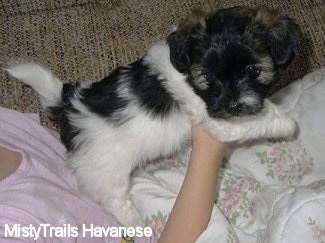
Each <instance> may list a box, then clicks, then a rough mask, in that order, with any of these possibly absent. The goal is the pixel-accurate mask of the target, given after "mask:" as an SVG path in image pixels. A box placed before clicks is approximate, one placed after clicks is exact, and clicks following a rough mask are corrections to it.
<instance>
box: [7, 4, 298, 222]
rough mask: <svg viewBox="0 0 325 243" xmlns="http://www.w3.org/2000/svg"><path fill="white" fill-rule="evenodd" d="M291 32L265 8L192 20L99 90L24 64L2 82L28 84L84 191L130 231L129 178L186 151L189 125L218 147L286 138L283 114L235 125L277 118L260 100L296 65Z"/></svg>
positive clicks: (289, 126)
mask: <svg viewBox="0 0 325 243" xmlns="http://www.w3.org/2000/svg"><path fill="white" fill-rule="evenodd" d="M299 32H300V31H299V27H298V26H297V24H296V23H295V22H294V21H293V20H292V19H291V18H289V17H288V16H286V15H281V14H278V13H276V12H274V11H272V10H269V9H266V8H249V7H234V8H228V9H222V10H219V11H217V12H216V13H214V14H211V15H203V14H201V13H200V11H196V12H194V13H193V14H192V15H191V16H190V17H189V18H187V19H186V20H185V21H184V22H182V23H181V24H180V25H179V26H178V28H177V29H176V30H175V31H173V32H172V33H171V34H170V35H169V36H168V37H167V38H166V39H165V40H162V41H161V42H159V43H157V44H156V45H154V46H153V47H152V48H151V49H150V50H149V51H148V52H147V53H146V54H145V55H144V57H142V58H140V59H139V60H137V61H135V62H133V63H131V64H128V65H125V66H122V67H118V68H116V69H115V70H114V71H113V72H112V73H111V74H110V75H109V76H107V77H105V78H104V79H102V80H100V81H98V82H91V83H79V84H68V83H66V84H63V83H62V82H61V81H60V80H59V79H58V78H56V77H55V76H54V75H52V74H51V73H50V72H49V71H47V70H46V69H44V68H43V67H40V66H38V65H36V64H31V63H30V64H19V65H16V66H13V67H11V68H9V69H8V72H9V73H10V74H11V75H12V76H14V77H16V78H18V79H20V80H22V81H23V82H25V83H27V84H30V85H31V86H32V87H33V88H34V89H35V90H36V91H37V92H38V93H39V94H40V98H41V102H42V104H43V106H45V107H46V108H48V110H49V111H50V112H51V113H52V114H53V115H54V118H55V120H56V121H57V122H58V124H59V127H60V133H61V139H62V141H63V143H64V144H65V146H66V147H67V149H68V160H67V164H68V165H69V167H70V168H71V169H72V170H73V171H74V173H75V175H76V176H77V178H78V182H79V185H80V187H81V188H82V190H83V191H84V192H85V193H86V194H87V195H88V196H90V197H91V198H93V199H95V200H97V201H98V202H99V203H101V204H102V205H103V206H104V207H105V208H106V209H107V210H108V211H110V212H111V213H113V214H114V215H115V216H116V218H117V219H118V220H119V221H120V222H121V223H123V224H125V225H137V224H139V223H140V222H141V220H140V215H139V213H138V211H137V209H136V208H135V207H134V206H133V203H132V202H131V200H130V198H129V196H128V190H129V184H130V174H131V172H132V171H133V170H134V169H135V168H136V167H137V166H139V165H142V164H144V163H145V162H147V161H150V160H153V159H155V158H157V157H161V156H166V155H169V154H172V153H174V152H176V151H179V150H180V149H182V147H183V146H187V144H188V142H189V140H190V136H191V120H197V121H205V122H206V120H204V119H207V118H208V119H210V121H215V122H216V123H214V124H212V125H211V124H210V128H211V126H214V128H212V129H211V130H212V131H217V132H215V135H216V136H217V137H218V136H219V138H221V139H223V140H225V141H234V140H237V139H242V140H245V139H251V138H257V137H263V136H282V135H288V134H291V133H292V131H293V128H294V124H293V123H292V121H291V120H290V119H289V120H286V119H287V118H286V117H285V115H283V114H282V113H281V114H280V115H278V118H279V117H280V118H279V119H278V120H277V121H276V122H273V123H274V124H272V122H270V121H271V120H270V119H269V120H267V121H266V122H265V124H264V125H263V126H265V127H264V130H263V129H261V130H258V125H256V124H259V123H256V124H254V125H253V126H250V128H249V129H248V130H247V129H246V130H245V132H244V133H243V132H242V127H243V125H242V124H243V123H244V122H242V121H246V122H247V121H250V120H252V119H251V118H250V117H254V115H256V114H263V112H264V113H265V114H264V115H263V117H266V116H267V114H269V115H270V114H271V115H270V116H271V117H274V116H275V115H274V114H275V113H276V114H278V113H277V111H276V109H273V108H274V107H273V106H271V105H270V103H266V102H265V98H266V96H267V94H268V92H269V90H270V88H271V87H272V85H273V84H274V83H275V82H277V81H278V79H279V76H280V73H281V70H283V69H285V68H286V67H288V66H289V64H290V63H291V62H292V61H293V60H294V58H295V57H296V56H297V54H298V50H299ZM266 105H267V107H265V106H266ZM270 107H271V108H270ZM272 109H273V110H272ZM270 110H272V112H270ZM241 117H243V118H244V120H241ZM247 117H248V118H247ZM261 117H262V116H261ZM245 119H246V120H245ZM272 119H273V118H272ZM231 121H234V124H235V123H236V124H235V125H234V126H237V127H236V129H237V130H236V129H235V128H234V127H233V126H232V125H233V124H232V123H231ZM281 121H282V122H283V121H284V123H285V124H286V125H283V124H282V123H281ZM248 123H249V122H248ZM206 124H207V125H206V127H208V128H209V124H208V122H206ZM229 124H230V125H229ZM249 124H251V123H249ZM270 127H271V128H270ZM226 128H227V129H226ZM213 129H215V130H213ZM257 130H258V132H257V133H256V134H254V135H253V133H254V131H257ZM222 133H223V134H222ZM245 136H247V137H245Z"/></svg>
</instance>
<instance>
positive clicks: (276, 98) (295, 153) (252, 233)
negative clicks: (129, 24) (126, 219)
mask: <svg viewBox="0 0 325 243" xmlns="http://www.w3.org/2000/svg"><path fill="white" fill-rule="evenodd" d="M271 100H272V101H273V102H274V103H276V104H278V105H280V107H282V109H283V110H284V111H286V112H288V113H289V115H290V116H291V117H293V118H294V119H295V120H296V121H297V123H298V126H299V134H297V138H296V139H295V140H293V141H282V142H272V141H259V142H251V143H246V144H241V145H238V146H236V145H234V146H232V147H233V149H232V150H231V151H229V154H228V156H227V157H226V159H225V161H224V165H223V168H222V170H221V172H220V175H219V185H218V190H217V192H216V198H217V199H216V204H215V207H214V209H213V213H212V217H211V221H210V223H209V226H208V228H207V229H206V231H205V232H204V233H203V234H202V235H201V237H200V238H199V240H198V242H221V243H223V242H225V243H226V242H241V243H246V242H247V243H252V242H263V243H264V242H276V243H278V242H286V243H288V242H293V243H297V242H309V243H312V242H325V127H324V125H325V68H322V69H320V70H317V71H315V72H313V73H311V74H308V75H306V76H305V77H304V78H302V79H300V80H297V81H296V82H294V83H292V84H291V85H289V86H288V87H286V88H284V89H282V90H281V91H279V92H278V93H276V94H275V95H273V96H272V97H271ZM188 158H189V151H184V153H182V154H179V155H177V156H174V157H171V158H166V159H162V160H160V161H157V162H156V163H152V164H150V165H148V166H147V167H146V168H143V169H140V170H138V171H137V172H136V173H135V174H134V178H133V183H132V190H131V191H132V196H133V200H134V201H135V203H136V204H137V206H138V207H139V208H140V209H141V210H142V212H143V216H144V219H145V223H146V224H147V225H150V226H152V227H153V228H154V229H155V231H156V232H157V234H158V235H159V234H160V233H161V231H162V229H163V227H164V224H165V223H166V220H167V217H168V215H169V213H170V211H171V208H172V206H173V203H174V201H175V198H176V197H177V194H178V191H179V189H180V187H181V184H182V181H183V179H184V174H185V171H186V165H187V161H188Z"/></svg>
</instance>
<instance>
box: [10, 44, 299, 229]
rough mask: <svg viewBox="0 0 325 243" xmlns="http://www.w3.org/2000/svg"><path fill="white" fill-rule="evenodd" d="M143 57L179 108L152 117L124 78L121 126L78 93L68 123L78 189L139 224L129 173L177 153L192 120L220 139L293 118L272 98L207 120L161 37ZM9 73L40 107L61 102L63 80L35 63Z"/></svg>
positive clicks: (276, 131) (289, 124) (273, 129)
mask: <svg viewBox="0 0 325 243" xmlns="http://www.w3.org/2000/svg"><path fill="white" fill-rule="evenodd" d="M144 60H145V61H146V62H147V63H148V64H149V65H150V66H151V69H152V70H153V72H155V73H157V74H159V75H160V78H161V80H165V81H163V84H164V85H165V88H166V89H167V90H168V91H169V92H170V93H171V94H172V96H173V97H174V98H175V99H176V100H177V101H179V103H180V105H181V107H182V109H181V111H179V110H175V111H174V112H170V113H169V115H166V116H165V117H163V118H153V117H152V116H150V115H149V114H148V113H147V112H146V111H145V110H144V109H143V108H142V107H140V105H139V104H138V102H137V100H136V97H134V96H133V95H132V94H131V92H129V87H128V86H127V85H128V84H127V82H123V85H126V86H124V87H122V88H121V89H120V90H119V95H120V96H121V97H126V98H129V99H131V100H132V102H130V103H129V104H128V106H127V107H126V108H125V109H123V110H122V111H120V112H121V113H120V115H122V116H123V117H125V120H124V123H122V124H120V125H119V126H116V125H114V124H111V123H109V122H108V121H106V120H105V119H104V118H102V117H99V116H98V115H96V114H94V113H92V112H91V111H89V110H88V109H87V107H85V106H84V105H83V104H82V103H81V102H80V100H79V98H80V97H79V96H80V94H78V93H77V94H76V95H75V97H74V98H75V99H73V100H72V104H73V106H74V107H75V108H76V109H78V111H79V112H78V113H70V114H69V119H70V122H71V123H72V125H74V126H76V127H78V128H79V129H81V132H80V133H79V134H78V135H76V137H75V138H74V140H73V144H74V146H76V147H77V148H78V149H77V151H76V152H73V153H71V154H69V156H68V160H67V164H68V165H69V167H70V168H71V169H72V170H73V171H74V173H75V174H76V176H77V179H78V182H79V185H80V186H81V188H82V190H83V191H84V192H85V193H86V194H87V195H89V196H90V197H91V198H93V199H95V200H97V201H99V202H100V203H101V204H102V205H103V206H104V207H105V208H106V209H107V210H108V211H110V212H111V213H113V214H114V216H115V217H116V218H117V219H118V220H119V221H120V222H122V223H123V224H124V225H138V224H139V222H140V221H141V219H140V218H141V217H140V214H139V212H138V210H137V209H136V208H135V207H134V205H133V203H132V202H131V201H130V198H129V196H128V190H129V184H130V173H131V171H132V170H133V169H134V168H135V167H137V166H139V165H141V163H143V162H147V160H148V159H152V158H155V157H158V156H166V155H168V154H170V153H173V152H176V151H179V150H180V149H181V148H182V146H183V145H184V144H186V143H187V142H188V141H189V139H190V133H191V120H192V121H195V122H202V123H203V124H204V126H205V127H206V128H207V129H208V131H209V132H210V133H211V134H213V135H214V136H216V137H217V138H219V139H221V140H223V141H236V140H241V141H243V140H248V139H255V138H262V137H277V136H288V135H292V134H293V132H294V128H295V123H294V122H293V120H292V119H290V118H289V117H288V116H287V115H286V114H285V113H283V112H282V111H280V110H279V109H278V108H277V107H276V106H274V105H273V104H272V103H271V102H270V101H266V102H265V108H264V110H263V112H262V113H261V114H258V115H255V116H247V117H243V118H236V119H231V120H228V121H226V120H221V119H219V120H216V119H212V118H210V117H209V115H208V113H207V110H206V105H205V103H204V102H203V101H202V99H201V98H200V97H199V96H197V95H196V94H195V93H194V92H193V90H192V88H191V87H190V86H189V84H188V83H187V82H186V76H184V75H183V74H181V73H179V72H178V71H177V70H176V69H175V68H174V67H173V65H172V64H171V62H170V56H169V47H168V45H167V43H166V42H165V41H161V42H159V43H158V44H156V45H155V46H153V47H152V48H151V49H150V50H149V51H148V53H147V55H146V57H145V59H144ZM8 72H9V73H10V74H11V75H12V76H14V77H16V78H18V79H20V80H22V81H23V82H25V83H27V84H30V85H31V86H32V87H33V88H34V89H35V90H36V91H37V92H39V94H40V96H41V100H42V104H43V105H45V106H53V105H56V104H58V102H59V101H60V96H61V90H62V83H61V82H60V80H59V79H58V78H56V77H55V76H54V75H52V74H51V73H50V72H49V71H47V70H46V69H44V68H42V67H40V66H38V65H36V64H20V65H18V66H14V67H12V68H9V69H8ZM122 78H123V77H122Z"/></svg>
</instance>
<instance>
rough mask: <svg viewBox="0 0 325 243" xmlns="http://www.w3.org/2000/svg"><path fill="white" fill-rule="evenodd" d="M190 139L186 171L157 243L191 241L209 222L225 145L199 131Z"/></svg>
mask: <svg viewBox="0 0 325 243" xmlns="http://www.w3.org/2000/svg"><path fill="white" fill-rule="evenodd" d="M195 129H199V130H200V129H201V127H199V128H198V127H196V128H195ZM196 132H197V130H196ZM197 135H198V136H199V137H195V136H197ZM193 136H194V137H193V149H192V153H191V158H190V162H189V166H188V170H187V173H186V176H185V179H184V182H183V185H182V188H181V190H180V193H179V195H178V197H177V199H176V202H175V204H174V207H173V209H172V212H171V214H170V217H169V219H168V222H167V224H166V227H165V230H164V232H163V234H162V236H161V238H160V241H159V242H169V243H171V242H193V241H195V239H197V237H198V236H199V235H200V234H201V233H202V231H203V230H204V229H205V228H206V227H207V225H208V223H209V219H210V215H211V212H212V208H213V203H214V197H215V188H216V184H217V176H218V169H219V166H220V163H221V161H222V158H223V156H224V153H225V150H226V149H227V145H226V144H223V143H221V142H218V141H216V140H214V139H213V138H211V137H210V136H209V135H208V134H204V133H202V131H199V133H198V134H197V133H194V134H193ZM197 142H198V143H197Z"/></svg>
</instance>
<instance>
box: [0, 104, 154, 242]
mask: <svg viewBox="0 0 325 243" xmlns="http://www.w3.org/2000/svg"><path fill="white" fill-rule="evenodd" d="M0 145H1V146H3V147H6V148H8V149H11V150H14V151H19V152H20V153H21V155H22V158H23V159H22V162H21V164H20V166H19V168H18V169H17V170H16V171H15V172H14V173H13V174H11V175H10V176H9V177H7V178H5V179H4V180H2V181H0V242H7V241H8V242H15V241H17V242H22V241H24V240H25V242H35V241H36V242H87V243H88V242H121V238H118V237H115V236H116V235H117V231H116V230H117V229H118V228H117V227H119V226H120V224H119V223H118V221H117V220H116V219H115V218H114V217H113V216H111V215H110V214H108V213H106V212H105V211H104V210H103V209H102V208H101V207H100V206H98V205H97V204H96V203H94V202H92V201H90V200H89V199H86V198H84V197H83V196H81V194H80V192H79V190H78V187H77V183H76V179H75V178H74V176H73V174H72V173H71V171H70V170H69V169H67V168H66V166H65V163H64V159H65V148H64V147H63V145H62V144H61V143H60V141H59V140H58V137H57V134H56V133H54V132H50V131H49V130H47V129H46V128H44V127H42V126H41V125H40V123H39V119H38V116H37V115H36V114H22V113H19V112H16V111H13V110H8V109H4V108H0ZM95 227H98V228H95ZM99 227H102V228H99ZM108 227H110V228H108ZM111 227H113V228H114V229H113V228H111ZM102 229H103V230H104V231H103V230H102ZM37 230H38V231H39V232H40V233H39V235H37V234H38V233H37ZM114 230H115V231H114ZM149 230H150V228H146V235H148V234H150V232H149ZM105 231H106V233H105ZM144 231H145V229H143V228H142V229H140V228H139V229H137V235H138V236H139V235H141V234H145V232H144ZM109 232H111V233H109ZM131 232H132V231H131ZM105 234H106V235H107V234H108V235H109V234H110V236H108V237H105ZM131 234H132V233H131ZM69 236H70V237H69ZM100 236H103V237H100ZM36 238H37V239H36ZM35 239H36V240H35ZM156 241H157V239H156V238H155V236H154V235H153V236H151V237H146V236H143V237H138V238H136V237H134V242H156Z"/></svg>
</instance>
